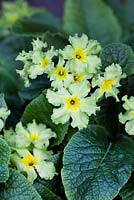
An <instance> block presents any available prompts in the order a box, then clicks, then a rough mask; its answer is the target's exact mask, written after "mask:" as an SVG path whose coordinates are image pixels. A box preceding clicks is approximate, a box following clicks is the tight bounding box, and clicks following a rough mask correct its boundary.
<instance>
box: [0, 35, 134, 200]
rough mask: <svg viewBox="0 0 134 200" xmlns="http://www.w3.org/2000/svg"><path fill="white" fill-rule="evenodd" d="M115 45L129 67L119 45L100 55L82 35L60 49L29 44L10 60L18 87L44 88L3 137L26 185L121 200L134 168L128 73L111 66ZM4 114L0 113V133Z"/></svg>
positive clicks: (132, 102) (122, 67)
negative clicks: (57, 183) (56, 183)
mask: <svg viewBox="0 0 134 200" xmlns="http://www.w3.org/2000/svg"><path fill="white" fill-rule="evenodd" d="M118 45H119V46H120V45H121V47H122V49H123V48H124V49H123V50H122V51H123V52H124V56H126V58H124V59H126V60H129V59H130V55H129V56H128V55H127V54H125V53H126V49H125V48H126V47H124V46H123V45H122V44H113V46H114V48H113V47H112V45H111V46H110V45H109V46H107V47H105V48H102V47H101V45H100V44H99V43H98V42H97V41H96V40H89V39H88V37H87V36H86V35H85V34H82V35H81V36H78V35H77V34H76V35H75V36H70V37H69V41H68V45H66V46H65V47H64V48H63V49H55V48H54V47H53V46H51V47H50V48H48V45H47V43H46V42H44V41H43V40H41V39H40V38H37V39H33V41H32V49H31V50H30V51H28V52H26V51H24V50H23V51H22V52H21V53H20V54H19V55H18V56H17V58H16V60H17V61H19V62H20V61H21V63H23V67H22V69H21V70H20V69H19V70H17V73H18V74H19V75H20V77H21V78H22V79H23V80H24V85H25V87H26V88H28V87H30V86H31V84H33V80H34V79H36V80H37V78H38V77H41V78H42V79H45V78H44V77H47V79H48V80H49V82H50V87H49V88H48V89H45V90H44V91H42V93H41V94H40V95H39V96H37V97H36V98H35V99H33V100H32V101H31V102H30V103H29V104H28V105H27V107H26V109H25V111H24V113H23V116H22V118H21V121H20V122H18V123H17V125H16V128H15V130H13V129H9V130H4V131H3V132H4V137H3V138H4V140H5V141H6V142H7V144H8V146H9V147H10V162H9V166H10V167H11V168H15V169H16V170H17V171H18V172H19V173H21V174H23V175H25V177H26V178H27V180H28V181H29V182H30V183H34V184H37V181H38V179H39V180H41V179H44V180H43V181H49V180H51V179H54V180H55V179H58V178H59V176H61V177H62V183H61V184H63V186H64V192H65V194H66V197H67V199H69V200H75V199H85V200H87V199H88V200H102V199H103V200H112V199H114V198H115V197H116V196H117V195H118V194H119V191H120V195H121V196H122V197H123V198H124V195H125V194H124V187H127V186H124V185H125V184H126V183H127V181H128V179H129V177H130V175H131V172H132V169H133V166H134V155H133V154H134V153H133V151H132V150H131V149H132V148H134V142H133V138H131V137H130V135H134V97H133V95H132V94H131V93H128V92H127V91H128V89H127V90H126V84H128V83H130V81H129V76H130V75H132V73H131V72H132V69H133V67H132V65H131V66H130V65H127V64H126V65H127V67H126V66H125V64H124V63H122V62H119V61H118V59H117V58H118V56H115V53H113V52H114V49H115V48H117V47H118ZM121 47H120V48H121ZM127 48H128V50H127V53H128V52H129V54H131V56H132V57H133V60H134V55H133V53H132V50H131V49H130V48H129V47H127ZM117 49H118V50H116V53H118V51H119V47H118V48H117ZM119 53H120V52H119ZM111 54H112V56H113V58H112V59H111ZM114 56H115V57H114ZM131 63H132V62H131ZM130 68H131V69H130ZM44 74H45V76H43V75H44ZM44 88H45V87H44ZM123 102H124V103H123ZM8 115H9V111H8V110H7V109H6V110H4V109H3V108H2V109H1V110H0V120H1V121H0V123H1V124H2V125H1V128H3V120H5V119H6V118H7V116H8ZM123 124H124V125H123ZM59 152H60V153H59ZM63 153H64V155H63ZM57 155H60V159H59V160H60V165H58V164H57V163H56V162H55V161H54V158H56V156H57ZM132 155H133V156H132ZM62 156H63V157H62ZM130 157H131V159H130ZM57 166H58V167H57ZM60 180H61V179H60ZM45 183H46V182H45ZM130 199H131V198H130ZM124 200H127V199H125V198H124Z"/></svg>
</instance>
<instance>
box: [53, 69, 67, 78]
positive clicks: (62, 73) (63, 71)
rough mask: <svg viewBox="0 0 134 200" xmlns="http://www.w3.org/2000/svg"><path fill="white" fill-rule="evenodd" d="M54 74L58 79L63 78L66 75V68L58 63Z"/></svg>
mask: <svg viewBox="0 0 134 200" xmlns="http://www.w3.org/2000/svg"><path fill="white" fill-rule="evenodd" d="M54 74H55V75H56V77H57V78H58V79H59V80H60V81H62V80H65V79H67V75H68V73H67V68H65V67H62V66H61V65H58V66H57V69H56V70H55V71H54Z"/></svg>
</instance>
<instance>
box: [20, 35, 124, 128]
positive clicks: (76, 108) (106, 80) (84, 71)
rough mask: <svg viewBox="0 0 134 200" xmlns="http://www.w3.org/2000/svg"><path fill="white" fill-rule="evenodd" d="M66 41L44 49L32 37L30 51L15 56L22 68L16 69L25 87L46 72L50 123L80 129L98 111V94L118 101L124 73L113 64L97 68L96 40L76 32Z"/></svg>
mask: <svg viewBox="0 0 134 200" xmlns="http://www.w3.org/2000/svg"><path fill="white" fill-rule="evenodd" d="M69 43H70V44H69V45H67V46H65V48H64V49H63V50H61V49H60V50H55V49H54V47H51V49H47V50H46V48H47V44H46V43H44V42H42V41H40V40H39V39H38V38H37V39H36V40H33V43H32V45H33V50H32V51H29V52H24V51H23V52H22V53H20V54H19V55H18V57H17V60H20V61H22V62H23V63H24V68H23V69H22V70H18V71H17V72H18V73H19V74H20V76H21V77H22V78H23V79H24V82H25V86H29V85H30V79H35V78H36V77H37V76H39V75H42V74H44V73H46V74H47V76H48V78H49V79H50V81H51V88H50V89H48V90H47V94H46V96H47V99H48V102H49V103H51V104H52V105H53V106H54V109H53V114H52V116H51V118H52V120H53V122H54V123H55V124H59V123H62V124H64V123H66V122H67V121H69V120H71V125H72V127H74V128H75V127H78V128H79V129H81V128H85V127H86V126H87V125H88V122H89V118H90V116H91V115H95V114H96V111H98V110H99V107H98V106H97V102H98V100H99V99H100V98H101V97H102V96H105V97H109V96H113V97H114V98H116V100H117V101H118V93H119V90H118V87H119V86H120V80H121V79H122V78H124V77H125V75H124V74H123V73H122V69H121V67H120V66H119V65H118V64H114V63H113V64H112V65H110V66H107V68H106V69H105V71H104V72H102V71H101V59H100V57H99V53H100V51H101V46H100V44H99V43H98V42H97V41H96V40H88V37H87V36H86V35H85V34H82V36H81V37H79V36H78V35H77V34H76V35H75V36H74V37H72V36H71V37H69ZM55 56H57V58H58V61H57V62H55V59H54V57H55Z"/></svg>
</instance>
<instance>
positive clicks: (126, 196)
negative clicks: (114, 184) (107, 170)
mask: <svg viewBox="0 0 134 200" xmlns="http://www.w3.org/2000/svg"><path fill="white" fill-rule="evenodd" d="M120 196H121V197H122V200H133V199H134V176H133V175H132V177H131V178H130V179H129V181H128V182H127V183H126V185H125V186H124V187H123V188H122V189H121V191H120Z"/></svg>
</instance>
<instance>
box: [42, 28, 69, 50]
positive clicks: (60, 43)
mask: <svg viewBox="0 0 134 200" xmlns="http://www.w3.org/2000/svg"><path fill="white" fill-rule="evenodd" d="M43 40H44V42H47V44H48V47H49V48H50V47H51V46H54V47H55V48H56V49H63V48H64V47H65V46H66V45H67V44H68V35H66V34H63V33H60V32H57V33H50V32H49V31H48V32H46V33H45V34H44V37H43Z"/></svg>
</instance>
